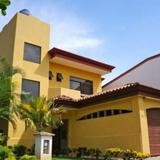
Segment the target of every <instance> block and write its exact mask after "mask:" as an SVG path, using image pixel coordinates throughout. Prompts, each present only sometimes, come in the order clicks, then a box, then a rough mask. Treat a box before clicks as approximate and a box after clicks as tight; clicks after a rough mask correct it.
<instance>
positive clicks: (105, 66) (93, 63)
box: [48, 48, 115, 71]
mask: <svg viewBox="0 0 160 160" xmlns="http://www.w3.org/2000/svg"><path fill="white" fill-rule="evenodd" d="M48 53H49V55H50V56H51V58H53V57H55V56H60V57H63V58H65V59H69V60H72V61H77V62H79V63H83V64H86V65H91V66H94V67H98V68H101V69H105V70H109V71H112V69H114V68H115V67H114V66H112V65H109V64H106V63H102V62H99V61H95V60H93V59H90V58H86V57H83V56H80V55H76V54H74V53H71V52H68V51H64V50H62V49H59V48H52V49H51V50H50V51H49V52H48Z"/></svg>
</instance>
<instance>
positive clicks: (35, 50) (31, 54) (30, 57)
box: [23, 43, 41, 64]
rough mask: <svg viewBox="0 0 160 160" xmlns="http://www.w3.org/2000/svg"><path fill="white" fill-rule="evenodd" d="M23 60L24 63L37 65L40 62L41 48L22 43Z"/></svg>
mask: <svg viewBox="0 0 160 160" xmlns="http://www.w3.org/2000/svg"><path fill="white" fill-rule="evenodd" d="M23 59H24V60H26V61H30V62H34V63H39V64H40V62H41V47H39V46H36V45H33V44H29V43H24V55H23Z"/></svg>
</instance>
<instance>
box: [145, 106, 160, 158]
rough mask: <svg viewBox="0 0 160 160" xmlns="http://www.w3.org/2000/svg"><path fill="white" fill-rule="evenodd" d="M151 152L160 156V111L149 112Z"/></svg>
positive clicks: (152, 110) (151, 110) (150, 110)
mask: <svg viewBox="0 0 160 160" xmlns="http://www.w3.org/2000/svg"><path fill="white" fill-rule="evenodd" d="M147 119H148V130H149V143H150V152H151V154H152V155H160V109H149V110H147Z"/></svg>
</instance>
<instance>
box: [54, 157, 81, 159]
mask: <svg viewBox="0 0 160 160" xmlns="http://www.w3.org/2000/svg"><path fill="white" fill-rule="evenodd" d="M53 160H84V159H81V158H60V157H54V158H53Z"/></svg>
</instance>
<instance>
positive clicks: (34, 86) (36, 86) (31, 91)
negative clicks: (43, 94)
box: [22, 79, 40, 101]
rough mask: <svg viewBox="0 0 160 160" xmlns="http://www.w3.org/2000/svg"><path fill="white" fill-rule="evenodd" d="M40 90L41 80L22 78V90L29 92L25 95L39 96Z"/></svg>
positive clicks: (30, 96)
mask: <svg viewBox="0 0 160 160" xmlns="http://www.w3.org/2000/svg"><path fill="white" fill-rule="evenodd" d="M39 91H40V82H39V81H32V80H28V79H22V92H25V93H27V95H26V96H24V97H27V98H28V97H29V98H32V97H38V96H39ZM24 97H22V100H23V101H27V99H26V98H24Z"/></svg>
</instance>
